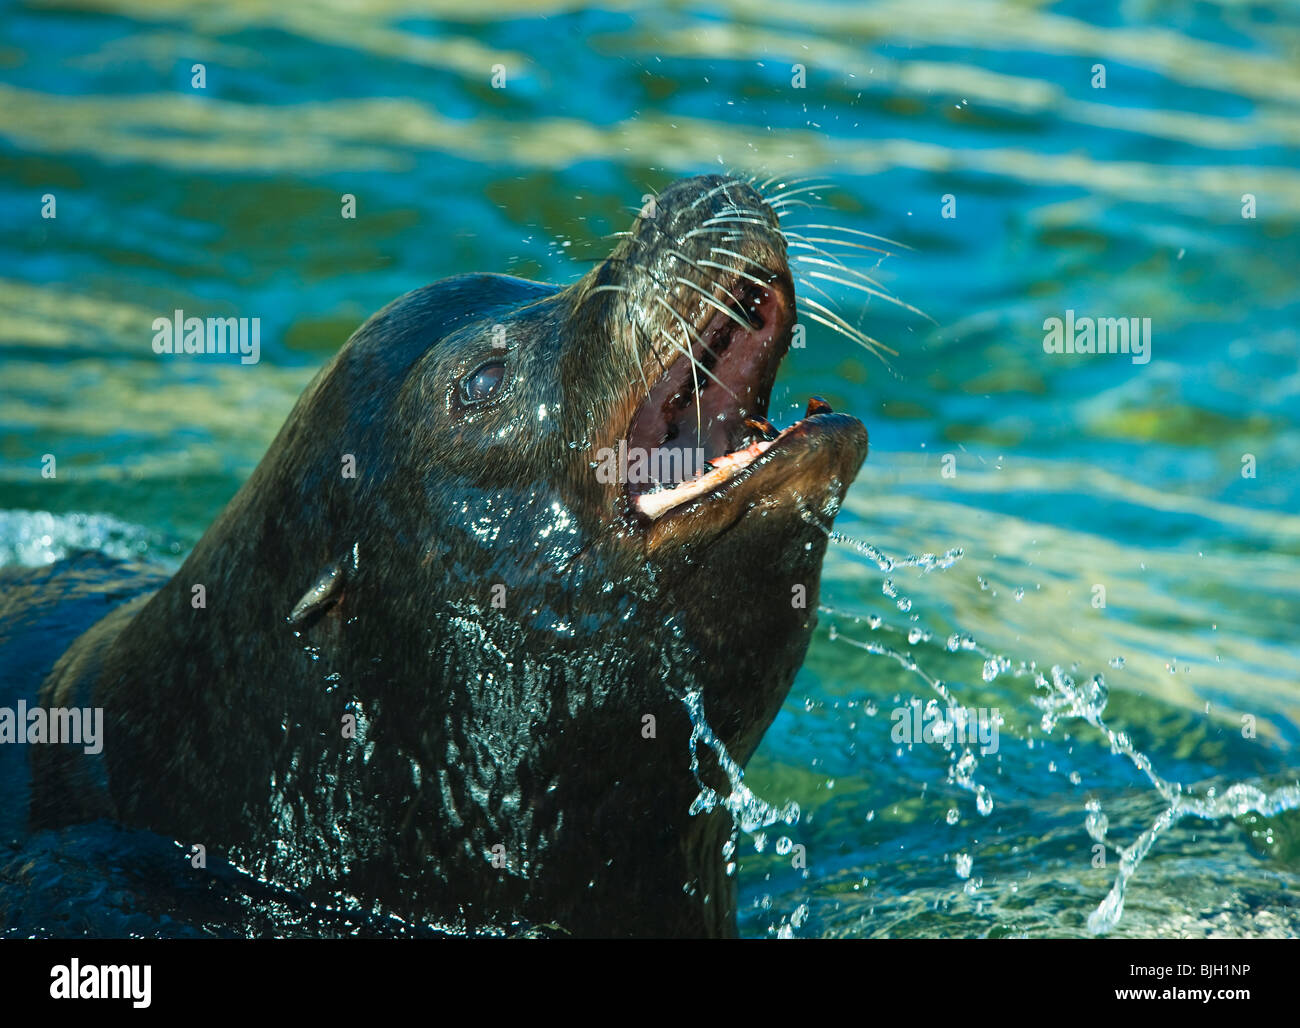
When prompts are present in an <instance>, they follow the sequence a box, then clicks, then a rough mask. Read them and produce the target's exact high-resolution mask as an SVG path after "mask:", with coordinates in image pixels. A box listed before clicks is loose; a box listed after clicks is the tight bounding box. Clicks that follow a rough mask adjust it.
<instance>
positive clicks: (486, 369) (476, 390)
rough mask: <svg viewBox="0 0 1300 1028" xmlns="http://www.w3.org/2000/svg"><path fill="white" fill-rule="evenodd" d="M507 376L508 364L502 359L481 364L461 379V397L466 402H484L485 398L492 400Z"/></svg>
mask: <svg viewBox="0 0 1300 1028" xmlns="http://www.w3.org/2000/svg"><path fill="white" fill-rule="evenodd" d="M505 376H506V366H505V364H504V363H503V362H501V361H488V362H487V363H486V364H480V365H479V366H478V367H477V368H475V369H474V370H473V371H472V372H470V373H469V374H468V375H466V376H465V378H464V379H463V380H462V381H461V384H460V398H461V399H462V400H463V401H464V402H465V403H482V402H483V401H484V400H490V399H491V398H492V396H493V394H494V393H495V392H496V391H497V390H498V389H500V388H501V382H502V381H503V380H504V379H505Z"/></svg>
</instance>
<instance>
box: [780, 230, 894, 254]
mask: <svg viewBox="0 0 1300 1028" xmlns="http://www.w3.org/2000/svg"><path fill="white" fill-rule="evenodd" d="M802 227H803V226H800V225H796V226H795V228H802ZM786 234H787V235H788V236H789V237H790V238H791V239H798V240H800V241H801V242H804V243H830V244H831V245H832V246H849V247H852V248H853V249H855V250H870V251H871V252H872V253H878V254H882V255H883V256H884V257H897V256H898V254H896V253H894V251H893V250H882V249H881V248H880V247H878V246H867V244H866V243H850V242H849V241H848V240H847V239H829V238H827V237H826V236H805V235H802V234H801V233H799V232H793V231H787V233H786ZM815 249H816V250H817V252H818V253H822V254H825V255H826V256H827V257H834V256H835V254H833V253H831V252H830V251H829V250H823V249H821V248H820V247H816V248H815Z"/></svg>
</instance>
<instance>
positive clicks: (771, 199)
mask: <svg viewBox="0 0 1300 1028" xmlns="http://www.w3.org/2000/svg"><path fill="white" fill-rule="evenodd" d="M829 188H830V187H829V186H827V185H825V184H824V183H814V184H813V185H811V186H801V187H799V188H798V189H787V190H786V191H785V192H784V193H777V194H776V195H775V196H765V197H763V200H764V202H766V203H767V205H768V206H769V207H770V206H771V205H772V204H774V203H776V202H777V201H778V200H784V199H786V198H787V197H790V196H798V195H800V194H801V193H817V192H820V191H822V190H824V189H829Z"/></svg>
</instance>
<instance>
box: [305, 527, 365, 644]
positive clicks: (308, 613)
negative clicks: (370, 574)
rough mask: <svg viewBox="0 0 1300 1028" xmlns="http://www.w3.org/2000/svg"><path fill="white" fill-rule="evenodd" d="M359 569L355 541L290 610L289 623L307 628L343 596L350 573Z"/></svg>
mask: <svg viewBox="0 0 1300 1028" xmlns="http://www.w3.org/2000/svg"><path fill="white" fill-rule="evenodd" d="M356 569H357V547H356V544H355V543H354V544H353V546H352V552H351V553H349V554H348V555H347V556H346V557H344V558H343V559H341V560H336V561H334V562H333V563H332V564H330V565H328V566H327V567H326V568H325V570H324V571H322V572H321V573H320V577H319V578H317V579H316V582H315V584H314V585H313V586H312V587H311V588H310V589H308V590H307V591H306V592H305V593H303V594H302V599H300V600H299V601H298V602H297V603H296V604H294V608H293V610H292V611H290V612H289V618H288V621H289V624H291V625H293V626H294V627H295V628H307V627H309V626H310V625H311V624H312V623H313V622H315V620H316V619H317V618H318V617H320V616H321V615H322V614H324V613H325V612H326V611H327V610H329V609H330V608H331V607H332V606H334V604H336V603H338V601H339V600H341V599H342V598H343V590H344V588H345V587H346V586H347V584H348V575H349V573H350V572H353V571H355V570H356Z"/></svg>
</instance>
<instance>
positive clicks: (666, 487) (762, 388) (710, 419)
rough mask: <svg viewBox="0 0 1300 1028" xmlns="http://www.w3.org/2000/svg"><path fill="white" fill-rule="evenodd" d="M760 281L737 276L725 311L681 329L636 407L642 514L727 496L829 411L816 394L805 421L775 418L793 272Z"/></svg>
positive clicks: (631, 435) (632, 484)
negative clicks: (771, 417) (669, 357)
mask: <svg viewBox="0 0 1300 1028" xmlns="http://www.w3.org/2000/svg"><path fill="white" fill-rule="evenodd" d="M756 277H757V276H746V277H744V278H741V277H739V276H738V277H737V280H736V281H735V282H734V283H732V284H731V287H730V288H729V289H724V290H723V292H724V293H725V295H726V297H727V298H728V300H729V302H727V303H726V304H725V305H726V307H727V310H726V311H724V310H722V309H720V308H721V304H719V305H718V306H710V307H708V308H707V310H709V311H710V312H711V316H709V317H708V318H707V320H705V321H704V324H703V326H702V327H701V326H691V327H690V329H689V330H688V329H687V327H686V326H687V324H688V323H687V322H685V321H684V320H680V319H679V320H678V321H677V323H676V325H675V327H676V328H677V329H678V331H677V332H676V333H675V334H674V336H673V338H674V339H675V340H676V343H675V346H676V349H675V350H674V351H672V352H675V353H677V356H676V358H675V359H674V360H673V361H672V363H671V364H669V365H668V368H667V371H666V373H665V374H664V375H663V377H662V378H661V379H660V380H659V381H658V382H657V383H656V384H655V385H654V386H653V387H652V388H651V390H650V393H649V395H648V396H647V398H646V399H645V401H644V402H643V403H642V404H641V406H640V407H639V408H637V411H636V414H635V415H634V416H633V418H632V424H631V428H630V430H629V432H628V437H627V448H628V453H629V454H631V455H634V458H633V459H635V460H639V461H641V466H640V467H639V468H637V469H635V470H634V471H633V472H632V473H631V474H629V475H628V486H627V490H628V497H629V499H630V500H631V504H632V508H633V510H634V511H635V512H636V513H637V514H639V515H640V516H641V518H643V519H648V520H651V521H653V520H656V519H659V518H661V517H664V516H665V515H668V514H671V513H673V512H675V511H677V510H679V509H682V508H684V507H686V506H687V505H690V504H692V502H693V501H696V500H699V499H701V498H706V497H710V496H714V495H718V494H720V493H721V492H723V491H725V490H726V489H727V488H728V487H729V486H730V485H732V484H734V483H735V482H737V481H739V479H740V478H741V477H744V472H746V470H747V469H749V468H750V467H751V466H752V465H754V463H755V462H756V461H758V460H759V458H760V457H762V456H763V455H764V454H766V453H768V451H770V450H772V449H773V447H777V446H779V445H780V444H781V442H782V440H783V439H784V438H785V437H787V436H788V435H790V434H791V433H792V432H794V431H795V429H796V428H799V427H800V426H803V427H804V428H805V429H807V428H809V427H811V426H809V425H808V424H806V422H807V419H809V418H813V417H816V416H817V415H820V414H827V413H830V411H831V408H830V405H829V404H827V403H826V402H825V401H824V400H822V399H820V398H819V397H813V398H812V399H811V400H810V401H809V403H808V410H807V413H806V414H805V416H804V418H803V419H800V421H798V422H796V423H795V424H794V425H791V426H790V427H788V428H786V429H785V430H784V431H781V430H778V429H777V428H776V427H775V426H774V425H773V424H772V423H771V422H770V421H768V419H767V410H768V402H769V400H770V398H771V393H772V385H773V382H774V381H775V379H776V373H777V369H778V368H779V366H780V363H781V359H782V358H783V357H784V356H785V354H786V351H787V350H788V349H789V346H790V337H791V330H792V327H793V324H794V302H793V293H792V291H791V289H790V287H789V280H788V278H785V277H783V276H778V275H776V274H771V275H770V276H769V277H768V281H767V284H766V285H760V284H759V282H758V281H754V279H755V278H756ZM688 338H689V340H690V344H691V346H690V350H689V356H688V351H687V346H686V342H687V339H688ZM763 463H767V461H763ZM637 472H639V473H637Z"/></svg>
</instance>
